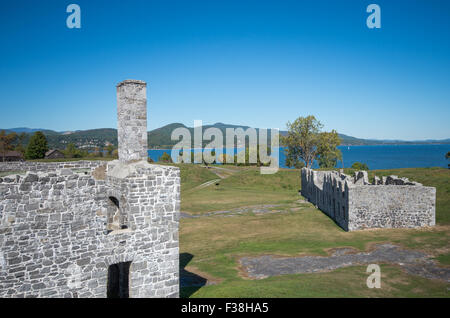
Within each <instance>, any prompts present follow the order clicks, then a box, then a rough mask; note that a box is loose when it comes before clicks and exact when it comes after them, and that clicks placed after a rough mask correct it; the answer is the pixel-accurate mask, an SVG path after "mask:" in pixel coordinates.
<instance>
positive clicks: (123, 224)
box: [107, 197, 128, 234]
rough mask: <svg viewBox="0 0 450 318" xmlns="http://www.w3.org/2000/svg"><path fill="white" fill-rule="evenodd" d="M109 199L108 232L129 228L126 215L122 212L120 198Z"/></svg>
mask: <svg viewBox="0 0 450 318" xmlns="http://www.w3.org/2000/svg"><path fill="white" fill-rule="evenodd" d="M109 201H110V202H109V207H108V223H107V231H108V234H109V233H111V232H112V231H116V230H120V229H127V228H128V226H127V223H128V222H127V220H126V218H125V215H123V214H122V213H121V209H120V203H119V200H118V199H117V198H116V197H109Z"/></svg>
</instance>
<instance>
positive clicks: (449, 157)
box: [445, 151, 450, 160]
mask: <svg viewBox="0 0 450 318" xmlns="http://www.w3.org/2000/svg"><path fill="white" fill-rule="evenodd" d="M445 159H447V160H448V159H450V151H449V152H447V153H446V154H445Z"/></svg>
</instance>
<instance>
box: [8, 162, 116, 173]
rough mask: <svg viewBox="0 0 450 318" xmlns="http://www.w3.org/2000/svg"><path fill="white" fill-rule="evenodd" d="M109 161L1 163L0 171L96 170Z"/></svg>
mask: <svg viewBox="0 0 450 318" xmlns="http://www.w3.org/2000/svg"><path fill="white" fill-rule="evenodd" d="M106 163H107V161H101V160H98V161H97V160H95V161H87V160H80V161H66V162H36V161H10V162H0V171H2V172H3V171H54V170H57V169H64V168H66V169H94V168H97V167H99V166H103V165H105V164H106Z"/></svg>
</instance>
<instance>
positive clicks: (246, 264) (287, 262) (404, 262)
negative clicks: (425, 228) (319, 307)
mask: <svg viewBox="0 0 450 318" xmlns="http://www.w3.org/2000/svg"><path fill="white" fill-rule="evenodd" d="M352 251H353V250H352V249H348V248H342V249H337V250H336V251H335V252H334V254H333V255H331V256H328V257H323V256H304V257H275V256H271V255H266V256H261V257H252V258H250V257H243V258H241V259H240V261H239V262H240V264H241V266H242V268H244V270H245V271H246V274H247V276H248V277H250V278H265V277H269V276H276V275H283V274H302V273H316V272H328V271H333V270H335V269H338V268H342V267H348V266H355V265H368V264H382V263H389V264H397V265H400V266H401V267H402V268H403V269H404V270H406V272H408V273H409V274H413V275H419V276H422V277H425V278H429V279H439V280H443V281H446V282H450V267H439V266H438V265H437V263H436V262H435V261H434V260H432V259H431V258H430V257H429V256H428V255H426V254H424V253H423V252H420V251H414V250H406V249H402V248H401V247H399V246H396V245H392V244H379V245H376V248H375V249H374V250H373V251H371V252H366V253H356V254H355V253H352V254H350V253H351V252H352Z"/></svg>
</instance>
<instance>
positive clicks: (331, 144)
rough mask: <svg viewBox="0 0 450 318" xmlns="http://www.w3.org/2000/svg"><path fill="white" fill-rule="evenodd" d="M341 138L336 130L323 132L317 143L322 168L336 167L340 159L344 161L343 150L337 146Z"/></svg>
mask: <svg viewBox="0 0 450 318" xmlns="http://www.w3.org/2000/svg"><path fill="white" fill-rule="evenodd" d="M340 144H341V139H340V138H339V135H338V133H337V131H336V130H332V131H331V132H321V133H320V134H319V140H318V145H317V156H318V159H317V161H318V163H319V167H320V168H334V167H335V166H336V164H337V162H338V160H341V161H342V152H341V151H340V150H339V149H338V148H337V146H339V145H340Z"/></svg>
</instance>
